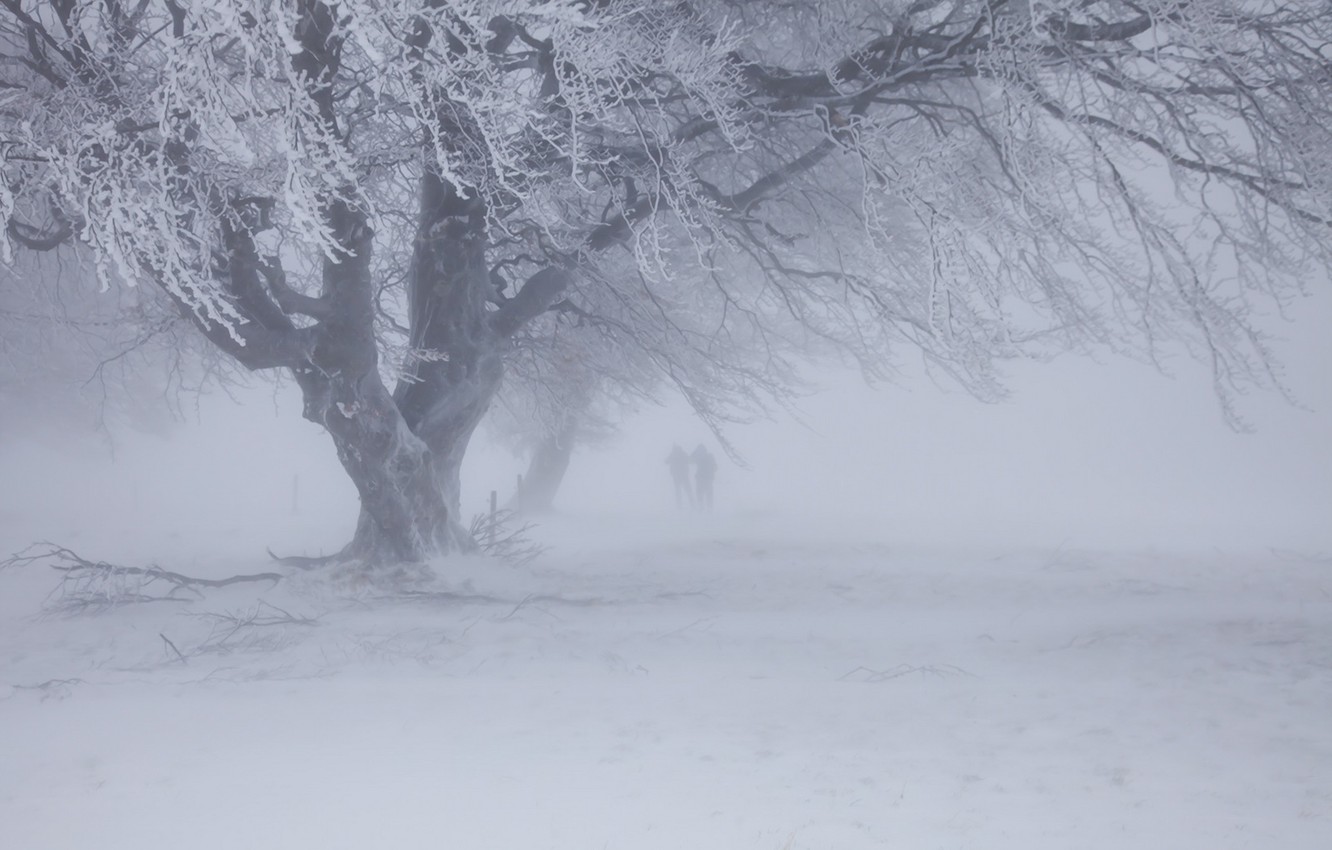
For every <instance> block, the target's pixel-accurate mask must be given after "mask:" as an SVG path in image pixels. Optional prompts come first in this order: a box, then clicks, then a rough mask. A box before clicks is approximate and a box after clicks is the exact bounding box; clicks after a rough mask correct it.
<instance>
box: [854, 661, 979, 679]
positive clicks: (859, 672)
mask: <svg viewBox="0 0 1332 850" xmlns="http://www.w3.org/2000/svg"><path fill="white" fill-rule="evenodd" d="M912 673H919V674H921V675H922V676H970V675H972V674H971V673H968V672H967V671H966V670H963V669H962V668H961V667H956V666H954V665H952V664H923V665H920V666H917V665H915V664H898V665H897V666H896V667H890V668H888V669H887V670H874V669H872V668H869V667H863V666H862V667H857V668H856V669H854V670H851V671H849V672H847V673H846V674H844V675H842V676H839V677H838V678H837V681H839V682H845V681H848V680H854V681H858V682H887V681H888V680H890V679H900V678H902V677H903V676H910V675H911V674H912Z"/></svg>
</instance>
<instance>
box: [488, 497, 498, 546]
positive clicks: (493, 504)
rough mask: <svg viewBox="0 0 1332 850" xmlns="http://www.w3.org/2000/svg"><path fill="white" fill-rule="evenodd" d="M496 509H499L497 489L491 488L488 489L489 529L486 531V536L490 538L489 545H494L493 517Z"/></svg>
mask: <svg viewBox="0 0 1332 850" xmlns="http://www.w3.org/2000/svg"><path fill="white" fill-rule="evenodd" d="M498 510H499V491H498V490H491V491H490V528H489V530H488V531H487V532H486V534H487V536H488V537H489V538H490V545H491V546H494V545H495V521H496V519H495V514H496V512H497V511H498Z"/></svg>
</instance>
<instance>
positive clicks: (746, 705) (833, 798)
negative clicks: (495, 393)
mask: <svg viewBox="0 0 1332 850" xmlns="http://www.w3.org/2000/svg"><path fill="white" fill-rule="evenodd" d="M536 534H537V536H538V537H540V538H541V539H542V540H543V541H545V542H547V543H548V544H549V545H550V546H551V549H550V550H549V551H548V552H547V553H546V555H545V556H543V557H542V558H541V559H540V560H538V561H536V562H534V563H532V564H529V565H527V566H522V567H514V566H502V565H498V564H496V563H493V562H484V561H479V560H477V561H459V560H452V561H449V562H448V563H446V564H443V565H441V566H440V567H439V568H438V569H437V570H436V571H434V573H427V572H424V571H423V572H422V573H421V574H418V575H407V576H402V577H401V582H400V583H399V584H397V585H394V586H389V585H380V586H376V585H375V584H372V583H368V582H366V581H364V580H363V577H361V576H356V575H350V574H348V575H342V576H340V577H338V578H337V579H336V580H333V581H330V580H328V579H327V577H321V578H319V579H315V578H313V577H311V576H309V575H305V574H293V575H292V576H291V577H289V578H288V579H286V580H284V581H283V582H281V583H280V584H278V585H276V586H271V585H268V584H266V583H261V584H244V585H237V586H233V587H229V588H223V589H218V590H213V591H210V592H208V593H207V594H206V595H205V596H203V597H202V598H197V599H190V600H189V601H184V602H155V603H146V604H140V605H133V606H126V607H120V608H115V609H111V610H105V611H102V612H100V613H84V614H81V615H78V616H73V615H69V614H61V613H53V612H50V611H49V610H48V612H47V613H44V614H43V613H40V612H41V611H42V606H43V604H46V605H47V607H48V608H49V607H50V606H51V605H52V604H53V603H58V602H59V599H58V598H46V594H47V593H48V591H50V590H51V589H52V588H53V587H54V586H55V580H56V578H57V576H56V574H55V573H54V572H52V571H50V570H46V569H41V568H37V567H28V568H25V569H21V570H19V569H10V570H6V571H4V572H2V573H0V600H3V601H2V602H0V847H3V848H14V850H43V848H92V847H96V848H100V849H101V850H115V848H133V850H150V849H151V848H175V847H189V848H191V850H210V848H237V847H244V848H251V847H253V848H269V847H271V848H284V850H307V848H308V849H309V850H314V848H319V850H325V848H358V850H363V849H364V848H441V847H450V848H469V849H470V848H506V850H508V849H509V848H541V850H563V848H569V850H574V848H577V850H588V848H610V849H611V850H617V849H618V848H623V850H649V849H650V848H662V849H663V850H666V848H669V850H679V848H704V849H705V850H711V849H712V848H716V849H717V850H723V848H724V849H725V850H735V849H736V848H764V850H781V848H839V850H840V849H841V848H870V847H875V848H878V847H885V848H898V847H900V848H913V849H914V848H985V849H986V850H1006V848H1013V850H1019V848H1020V850H1032V848H1060V850H1064V849H1065V848H1079V850H1094V848H1113V849H1114V850H1125V848H1130V847H1142V848H1208V850H1225V848H1262V850H1276V849H1277V848H1279V849H1280V850H1300V848H1308V850H1327V848H1329V847H1332V559H1330V558H1329V557H1328V553H1319V552H1292V551H1270V550H1254V551H1251V552H1249V553H1248V554H1222V553H1217V552H1207V551H1198V550H1195V551H1193V552H1192V553H1188V552H1181V551H1167V550H1159V551H1156V552H1152V551H1138V552H1128V551H1090V550H1076V549H1069V548H1063V549H1055V548H1044V549H1041V548H1032V549H1021V548H1009V549H1005V548H1002V547H989V548H985V547H972V548H970V549H965V548H960V547H959V548H956V549H948V548H946V547H944V546H939V547H935V548H929V547H926V546H922V545H915V546H911V545H906V544H902V543H898V542H894V535H892V534H888V533H885V532H884V531H883V530H878V529H872V528H870V529H862V531H861V533H860V534H859V535H855V534H848V533H847V532H846V530H845V529H842V530H839V531H838V533H836V534H832V533H828V532H823V531H819V530H818V529H814V528H808V527H805V526H803V525H802V524H798V523H794V522H791V521H790V517H783V516H778V515H769V516H749V517H735V516H732V517H729V518H728V517H658V518H655V519H633V518H630V517H627V516H618V517H607V516H594V515H582V516H577V515H575V516H566V517H563V518H558V519H555V520H552V521H549V522H547V523H546V524H545V525H543V526H542V527H541V528H540V529H539V530H538V531H537V532H536ZM88 554H89V555H91V556H94V557H100V556H101V555H102V553H100V552H90V553H88ZM163 566H167V567H173V566H174V567H177V568H180V569H181V570H182V571H184V572H194V573H199V574H205V573H209V574H213V575H222V574H225V573H228V572H254V571H263V570H269V569H271V568H272V564H271V563H265V562H264V560H263V559H262V558H259V559H253V560H251V561H248V562H246V561H237V560H230V561H227V562H225V563H224V562H214V563H195V564H193V565H190V569H185V567H184V566H181V565H173V564H163ZM403 590H411V591H416V592H417V594H418V595H416V596H408V595H405V594H403V592H402V591H403ZM254 615H258V619H257V620H256V621H255V622H253V623H252V624H250V625H244V624H243V623H244V621H245V620H247V619H249V618H251V617H252V616H254ZM287 615H290V616H291V618H292V619H295V620H304V619H308V620H309V621H310V622H308V623H306V622H300V623H295V622H292V623H285V624H283V623H279V624H274V625H262V623H263V622H266V621H268V620H269V619H279V620H280V619H283V618H285V617H286V616H287ZM228 617H231V618H233V619H227V618H228ZM168 640H169V641H170V644H171V645H168V642H167V641H168ZM181 656H184V658H183V659H182V657H181Z"/></svg>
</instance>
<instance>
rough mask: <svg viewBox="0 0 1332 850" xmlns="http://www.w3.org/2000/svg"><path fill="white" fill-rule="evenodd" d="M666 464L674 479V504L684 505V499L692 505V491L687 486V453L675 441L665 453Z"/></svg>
mask: <svg viewBox="0 0 1332 850" xmlns="http://www.w3.org/2000/svg"><path fill="white" fill-rule="evenodd" d="M666 465H667V466H669V467H670V468H671V478H672V479H673V480H674V481H675V506H676V507H677V508H681V507H684V503H685V502H686V501H688V502H689V506H690V507H693V506H694V491H693V490H692V489H691V488H690V487H689V455H687V454H685V450H684V449H682V448H680V444H679V443H676V444H675V445H674V446H673V447H672V448H671V453H670V454H668V455H666Z"/></svg>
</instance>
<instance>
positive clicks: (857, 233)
mask: <svg viewBox="0 0 1332 850" xmlns="http://www.w3.org/2000/svg"><path fill="white" fill-rule="evenodd" d="M0 9H3V10H4V14H3V16H0V30H2V32H0V67H3V68H4V69H5V75H6V76H5V82H4V88H3V89H2V90H0V151H3V157H4V160H3V175H4V177H3V181H2V182H0V215H3V217H4V219H5V220H6V222H7V225H6V232H7V234H8V237H9V241H10V242H12V243H15V244H17V245H18V246H20V247H22V248H26V249H29V250H44V249H51V248H54V247H56V246H59V245H61V244H63V243H65V242H67V241H69V240H79V241H80V242H81V243H82V244H84V245H86V246H88V248H89V249H91V253H92V254H93V256H94V257H95V260H96V264H97V267H98V269H99V271H100V273H101V274H102V275H103V277H104V278H106V279H118V280H120V281H124V282H135V281H137V282H143V283H145V284H150V285H153V286H157V287H160V288H161V289H162V291H163V292H165V293H167V294H168V295H169V296H170V298H172V299H173V300H174V302H175V303H176V305H177V306H178V308H179V309H180V310H181V311H183V312H184V314H185V315H188V316H189V317H190V319H191V320H192V321H193V322H194V324H195V325H196V326H197V327H198V329H199V330H200V331H201V332H202V333H203V335H204V336H205V337H206V338H207V339H208V340H209V341H210V342H211V343H212V344H214V345H215V346H217V347H218V348H219V349H221V350H222V351H224V352H226V353H227V354H229V355H230V356H232V357H234V358H235V359H236V360H237V361H238V362H240V363H241V364H242V365H244V366H245V367H247V368H250V369H268V368H279V369H286V370H289V371H290V372H291V374H292V375H294V377H295V379H296V381H297V383H298V384H299V385H300V387H301V389H302V392H303V394H304V397H305V415H306V416H307V417H308V418H310V419H312V420H313V421H316V422H319V423H320V424H322V425H323V426H324V427H325V428H326V429H327V430H328V432H329V434H330V435H331V436H332V438H333V441H334V444H335V446H336V448H337V451H338V456H339V458H340V460H341V461H342V464H343V466H344V468H345V469H346V470H347V472H348V474H349V475H350V476H351V478H352V480H353V482H354V483H355V484H356V487H357V490H358V493H359V494H360V498H361V504H362V511H361V518H360V520H359V522H358V527H357V529H356V533H355V536H354V539H353V541H352V543H351V544H350V545H349V546H348V548H347V550H345V552H344V555H345V556H347V557H357V558H364V559H368V560H374V561H383V560H397V559H418V558H422V557H425V556H427V555H429V554H431V553H433V552H437V551H447V550H449V549H451V548H454V547H456V546H459V545H466V540H465V535H463V534H462V533H461V531H460V526H459V525H458V523H457V518H456V517H457V503H458V488H459V483H458V468H459V464H460V462H461V458H462V454H463V452H464V451H465V448H466V445H467V442H468V440H469V438H470V436H471V434H472V432H473V430H474V429H475V427H476V425H477V422H478V421H479V419H480V418H481V416H482V414H483V413H484V411H485V410H486V408H487V406H488V405H489V403H490V402H491V400H492V398H493V397H494V395H495V393H496V392H497V391H498V388H499V386H500V382H501V376H502V373H503V368H504V363H505V360H506V358H507V359H512V357H513V355H514V352H515V351H516V350H517V343H516V340H517V339H518V337H519V334H520V333H521V332H523V331H524V329H525V328H530V327H533V323H534V322H537V321H541V319H539V317H543V316H545V315H546V314H548V313H549V312H550V311H552V310H553V309H554V310H555V311H556V312H557V314H558V315H557V316H556V317H555V321H557V322H558V321H571V320H572V317H574V316H576V315H578V311H580V310H581V311H582V313H583V314H584V320H585V321H588V320H590V319H595V326H596V327H597V328H598V329H600V331H601V332H602V333H604V334H605V339H606V340H607V341H608V344H613V345H618V346H625V347H632V348H635V349H637V350H640V351H642V352H644V355H645V356H646V357H648V358H649V360H651V361H652V362H654V363H656V364H657V365H658V367H659V368H660V369H661V370H662V371H663V372H664V373H665V375H666V378H667V379H668V380H669V381H671V382H672V383H674V384H675V385H676V386H677V387H679V388H681V389H682V390H683V391H684V392H685V394H686V397H688V398H689V400H690V402H691V403H692V404H694V405H695V407H696V409H698V410H699V411H700V413H702V414H703V415H704V416H705V418H707V417H724V416H728V415H731V414H732V413H734V412H736V411H737V410H740V409H743V408H744V407H745V405H747V404H748V403H749V400H751V399H752V400H761V399H762V398H764V397H766V396H768V395H770V394H771V393H772V392H773V390H774V389H778V390H779V389H780V387H781V386H782V384H783V382H784V379H785V378H786V377H787V376H788V375H789V374H790V371H791V362H792V360H791V352H792V351H794V350H797V349H800V348H802V347H803V346H804V345H806V344H808V343H812V342H815V341H817V342H818V343H819V344H821V345H831V346H834V347H836V348H838V349H840V350H842V351H844V352H847V353H848V354H850V355H851V356H853V357H855V358H856V359H857V360H858V361H859V363H860V364H861V366H862V367H863V368H864V369H865V370H867V371H868V372H870V373H872V374H878V373H881V372H883V371H884V370H885V369H887V368H890V367H891V359H890V358H891V356H892V353H893V352H894V351H896V350H898V349H899V348H902V347H904V346H903V344H905V347H907V348H909V349H911V350H918V351H921V352H924V354H925V356H926V357H927V358H928V359H929V360H930V362H932V363H934V364H937V365H938V366H940V367H942V368H944V369H946V370H947V371H948V372H949V373H950V374H952V375H954V376H955V377H957V378H958V379H959V380H961V381H962V382H963V383H964V384H965V385H966V386H968V387H969V388H971V389H972V390H973V391H976V392H978V393H981V394H995V393H997V392H998V386H999V385H998V383H997V381H996V378H995V371H994V365H995V362H996V361H997V360H999V359H1002V358H1005V357H1014V356H1032V355H1036V356H1040V355H1044V354H1048V353H1049V352H1051V351H1055V350H1064V349H1067V348H1070V347H1072V348H1079V347H1087V346H1108V347H1111V348H1113V349H1116V350H1124V351H1129V352H1134V353H1139V354H1142V355H1145V356H1148V357H1151V356H1154V354H1155V353H1156V352H1157V351H1158V350H1160V346H1162V345H1167V344H1174V343H1177V342H1182V343H1183V344H1185V345H1187V346H1190V347H1191V348H1193V350H1194V351H1195V353H1197V354H1198V355H1199V356H1201V357H1203V358H1204V359H1206V360H1208V361H1209V362H1210V363H1211V364H1212V368H1213V374H1214V375H1215V379H1216V383H1217V388H1218V395H1219V397H1220V398H1222V399H1223V400H1224V401H1225V402H1226V404H1227V405H1228V404H1229V399H1230V398H1231V394H1232V392H1234V391H1236V390H1242V389H1243V388H1245V387H1247V386H1251V385H1254V384H1258V385H1274V384H1275V385H1279V381H1278V380H1277V376H1276V373H1275V371H1274V368H1273V363H1272V359H1271V356H1270V353H1269V351H1268V348H1267V344H1266V342H1265V340H1264V338H1263V337H1262V335H1261V334H1260V333H1259V332H1258V331H1257V329H1256V328H1255V327H1254V326H1253V324H1252V322H1251V321H1250V318H1251V317H1252V316H1253V315H1254V311H1255V310H1256V309H1257V307H1256V305H1255V301H1254V299H1255V298H1256V297H1265V298H1268V299H1270V301H1269V303H1276V304H1277V305H1281V304H1283V303H1284V302H1285V301H1286V300H1287V299H1288V298H1289V297H1291V296H1292V295H1294V294H1296V293H1298V291H1299V285H1300V284H1299V281H1300V280H1301V276H1302V275H1304V274H1307V273H1308V271H1309V270H1310V268H1312V267H1315V266H1317V267H1319V268H1324V269H1325V268H1326V267H1327V266H1328V253H1327V252H1328V248H1327V244H1328V240H1327V224H1328V218H1329V206H1330V204H1329V199H1330V198H1332V178H1330V176H1329V175H1330V174H1332V172H1329V168H1328V165H1327V163H1328V162H1329V161H1330V159H1329V155H1328V154H1329V151H1332V145H1330V144H1329V141H1330V139H1329V132H1332V131H1330V130H1329V127H1332V120H1329V119H1330V118H1332V115H1329V112H1330V111H1332V110H1329V99H1330V98H1332V94H1330V93H1332V79H1330V76H1329V75H1330V73H1332V71H1330V70H1329V69H1330V67H1332V64H1330V63H1329V57H1328V56H1327V55H1326V47H1325V45H1327V44H1328V43H1330V42H1332V8H1330V7H1329V6H1328V5H1327V4H1326V2H1324V0H1288V2H1279V1H1278V2H1271V0H1184V1H1183V2H1181V0H1146V2H1126V1H1125V0H1103V2H1090V3H1088V2H1081V0H1080V2H1076V3H1073V2H1063V0H1055V2H1051V3H1040V4H1034V3H1025V2H1024V3H1011V2H1003V0H956V2H951V3H942V2H934V0H915V2H906V0H904V2H900V3H892V2H890V3H882V2H869V0H863V2H861V1H858V0H842V2H831V3H825V2H817V3H816V2H813V0H810V2H790V0H780V1H779V0H771V1H770V2H762V0H760V2H752V3H734V2H725V0H715V2H696V3H692V4H691V3H684V2H682V3H675V4H667V3H660V2H656V0H600V2H597V0H578V2H574V0H568V2H558V0H556V2H544V3H534V2H525V1H524V0H346V2H339V3H326V2H319V0H215V2H210V3H185V2H180V0H142V2H128V0H50V2H46V0H41V1H40V2H39V0H0ZM409 198H410V199H413V200H412V202H411V208H412V210H413V211H412V212H411V213H407V212H405V211H404V210H405V209H406V208H407V203H406V201H407V199H409ZM626 269H628V270H629V271H630V272H631V273H628V274H626V273H625V270H626ZM557 305H565V306H564V307H562V308H561V307H559V306H557ZM377 306H378V309H376V308H377ZM395 333H398V334H401V338H399V339H396V340H395V339H394V334H395ZM735 352H741V354H739V355H738V356H733V354H734V353H735ZM394 382H396V386H395V387H394V389H393V390H392V391H390V389H389V387H390V385H392V384H394ZM705 387H706V388H707V390H706V391H705V390H703V389H700V388H705ZM722 388H727V389H728V390H729V394H727V393H723V392H721V389H722ZM736 399H738V400H739V402H738V404H739V406H737V402H736V401H735V400H736ZM1227 409H1228V410H1229V409H1230V408H1229V407H1228V408H1227Z"/></svg>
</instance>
